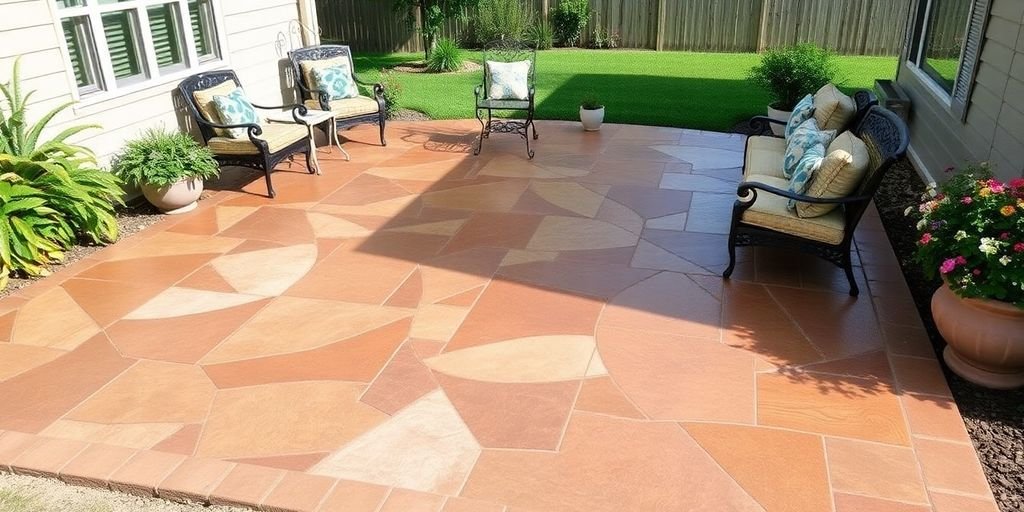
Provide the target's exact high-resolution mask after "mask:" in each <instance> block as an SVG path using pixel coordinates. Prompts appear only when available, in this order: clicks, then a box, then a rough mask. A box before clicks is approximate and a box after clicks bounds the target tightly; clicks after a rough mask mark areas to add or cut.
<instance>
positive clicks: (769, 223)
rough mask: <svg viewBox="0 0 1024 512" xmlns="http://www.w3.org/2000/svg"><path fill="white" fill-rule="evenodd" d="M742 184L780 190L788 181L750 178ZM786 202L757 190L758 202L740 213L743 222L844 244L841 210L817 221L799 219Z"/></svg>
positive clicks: (785, 199) (749, 176) (753, 176)
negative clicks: (760, 184)
mask: <svg viewBox="0 0 1024 512" xmlns="http://www.w3.org/2000/svg"><path fill="white" fill-rule="evenodd" d="M743 181H747V182H757V183H763V184H765V185H768V186H771V187H775V188H779V189H782V190H786V189H787V188H788V187H789V181H788V180H786V179H785V178H779V177H774V176H763V175H757V174H753V175H748V176H747V177H745V178H744V179H743ZM788 202H789V200H788V199H787V198H785V197H782V196H778V195H775V194H770V193H768V192H765V191H763V190H759V191H758V192H757V201H755V202H754V205H753V206H751V207H750V208H749V209H747V211H745V212H743V222H744V223H746V224H750V225H753V226H759V227H762V228H766V229H770V230H772V231H778V232H780V233H786V234H790V235H794V236H798V237H800V238H806V239H809V240H815V241H818V242H824V243H827V244H832V245H839V244H840V243H841V242H842V241H843V230H844V225H845V222H844V219H843V211H842V210H841V209H834V210H832V211H831V212H829V213H827V214H825V215H822V216H820V217H814V218H810V219H803V218H800V217H798V216H797V214H796V212H794V211H790V210H789V209H788V208H786V205H787V203H788Z"/></svg>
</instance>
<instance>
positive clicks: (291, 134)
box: [207, 123, 309, 155]
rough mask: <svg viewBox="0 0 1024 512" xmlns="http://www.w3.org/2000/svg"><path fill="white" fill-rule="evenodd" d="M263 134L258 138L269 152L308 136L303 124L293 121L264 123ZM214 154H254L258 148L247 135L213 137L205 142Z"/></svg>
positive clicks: (274, 151)
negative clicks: (241, 136)
mask: <svg viewBox="0 0 1024 512" xmlns="http://www.w3.org/2000/svg"><path fill="white" fill-rule="evenodd" d="M260 127H262V128H263V134H262V135H260V136H259V137H258V138H259V139H261V140H264V141H266V142H267V146H269V148H270V152H271V153H277V152H278V151H280V150H282V149H284V148H285V147H287V146H288V145H290V144H292V143H294V142H295V141H298V140H300V139H307V138H309V130H307V129H306V127H305V126H302V125H299V124H293V123H264V124H261V125H260ZM207 145H208V146H209V147H210V151H213V154H215V155H256V154H259V149H258V148H257V147H256V145H255V144H253V143H252V141H250V140H249V137H248V135H246V137H245V138H238V139H235V138H231V137H213V138H211V139H210V142H209V143H208V144H207Z"/></svg>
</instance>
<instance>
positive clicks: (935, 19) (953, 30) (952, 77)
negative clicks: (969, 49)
mask: <svg viewBox="0 0 1024 512" xmlns="http://www.w3.org/2000/svg"><path fill="white" fill-rule="evenodd" d="M970 13H971V0H932V3H931V10H930V12H929V14H928V26H927V29H926V32H925V46H924V55H923V58H922V62H921V68H922V69H924V71H925V72H926V73H928V74H929V75H930V76H931V77H932V78H933V79H935V81H936V82H937V83H938V84H939V85H940V86H941V87H942V88H943V89H945V90H947V91H952V90H953V83H954V82H956V75H957V71H958V70H959V69H960V54H961V51H962V49H963V45H964V36H965V35H966V33H967V18H968V17H969V16H970Z"/></svg>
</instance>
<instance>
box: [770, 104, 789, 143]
mask: <svg viewBox="0 0 1024 512" xmlns="http://www.w3.org/2000/svg"><path fill="white" fill-rule="evenodd" d="M792 114H793V113H792V112H790V111H788V110H778V109H775V108H772V106H771V105H768V118H769V119H774V120H776V121H782V122H783V123H788V122H789V116H791V115H792ZM772 133H774V134H775V135H777V136H779V137H781V136H783V135H785V134H786V125H785V124H775V123H772Z"/></svg>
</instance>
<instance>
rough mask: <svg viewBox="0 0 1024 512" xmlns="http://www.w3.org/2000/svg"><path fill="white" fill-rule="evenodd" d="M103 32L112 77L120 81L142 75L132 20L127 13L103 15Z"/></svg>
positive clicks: (119, 12)
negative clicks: (111, 66) (112, 72)
mask: <svg viewBox="0 0 1024 512" xmlns="http://www.w3.org/2000/svg"><path fill="white" fill-rule="evenodd" d="M103 32H104V33H105V34H106V36H107V50H108V51H109V52H110V62H111V64H112V65H113V67H114V77H116V78H118V79H120V78H128V77H131V76H135V75H140V74H142V63H141V61H140V55H139V50H138V48H139V45H138V43H137V41H135V31H134V30H132V18H131V15H130V14H129V13H128V11H115V12H108V13H106V14H104V15H103Z"/></svg>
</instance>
